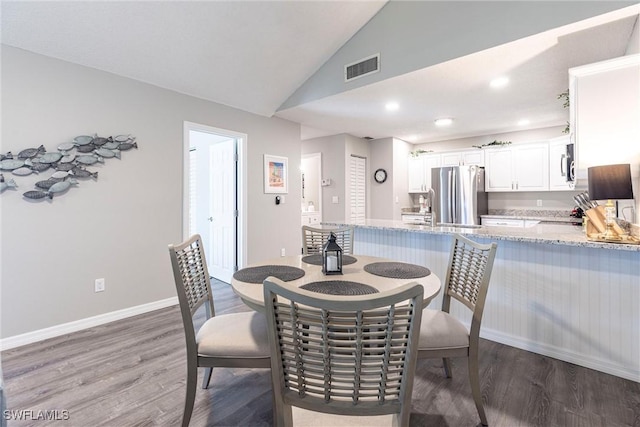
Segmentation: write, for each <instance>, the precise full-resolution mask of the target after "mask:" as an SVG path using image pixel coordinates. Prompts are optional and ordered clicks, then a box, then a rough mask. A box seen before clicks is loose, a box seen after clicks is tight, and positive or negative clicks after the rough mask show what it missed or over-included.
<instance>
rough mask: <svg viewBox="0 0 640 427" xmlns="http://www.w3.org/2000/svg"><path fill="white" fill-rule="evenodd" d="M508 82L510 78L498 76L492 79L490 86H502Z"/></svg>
mask: <svg viewBox="0 0 640 427" xmlns="http://www.w3.org/2000/svg"><path fill="white" fill-rule="evenodd" d="M507 83H509V78H508V77H504V76H502V77H497V78H495V79H493V80H491V82H490V83H489V86H491V87H492V88H500V87H505V86H506V85H507Z"/></svg>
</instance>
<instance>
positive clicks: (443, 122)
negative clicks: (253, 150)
mask: <svg viewBox="0 0 640 427" xmlns="http://www.w3.org/2000/svg"><path fill="white" fill-rule="evenodd" d="M434 123H435V124H436V126H449V125H450V124H451V123H453V119H451V118H448V117H447V118H442V119H437V120H434Z"/></svg>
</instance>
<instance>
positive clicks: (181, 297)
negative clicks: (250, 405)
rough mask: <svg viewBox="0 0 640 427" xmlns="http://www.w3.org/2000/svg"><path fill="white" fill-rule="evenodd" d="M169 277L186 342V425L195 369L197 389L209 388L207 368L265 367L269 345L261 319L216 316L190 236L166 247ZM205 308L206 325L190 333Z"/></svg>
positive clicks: (199, 251) (196, 242)
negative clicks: (200, 380) (201, 371)
mask: <svg viewBox="0 0 640 427" xmlns="http://www.w3.org/2000/svg"><path fill="white" fill-rule="evenodd" d="M169 255H170V257H171V266H172V267H173V276H174V279H175V283H176V290H177V292H178V301H179V302H180V312H181V314H182V323H183V326H184V334H185V339H186V344H187V395H186V400H185V406H184V413H183V417H182V425H183V427H187V426H188V425H189V420H190V419H191V414H192V412H193V405H194V401H195V397H196V381H197V379H198V368H199V367H205V368H207V370H206V371H205V375H204V381H203V384H202V388H207V387H208V386H209V381H211V371H212V368H213V367H227V368H239V367H245V368H269V367H271V363H270V360H269V357H270V351H269V341H268V339H267V328H266V324H265V318H264V315H262V314H260V313H256V312H243V313H233V314H225V315H222V316H216V315H215V311H214V307H213V296H212V294H211V283H210V278H209V271H208V269H207V262H206V259H205V256H204V249H203V248H202V239H201V238H200V236H199V235H197V234H196V235H194V236H192V237H191V238H189V239H188V240H187V241H185V242H183V243H180V244H178V245H169ZM203 304H205V308H206V313H207V319H208V320H207V321H206V322H205V323H204V324H203V325H202V327H201V328H200V329H199V330H198V333H197V334H196V333H195V330H194V325H193V314H194V313H195V312H196V311H197V310H198V308H199V307H200V306H201V305H203Z"/></svg>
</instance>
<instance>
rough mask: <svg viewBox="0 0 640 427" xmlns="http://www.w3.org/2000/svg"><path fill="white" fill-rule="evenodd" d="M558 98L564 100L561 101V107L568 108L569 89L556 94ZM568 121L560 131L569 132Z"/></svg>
mask: <svg viewBox="0 0 640 427" xmlns="http://www.w3.org/2000/svg"><path fill="white" fill-rule="evenodd" d="M558 99H561V100H563V101H564V102H563V103H562V107H563V108H569V89H567V90H565V91H564V92H562V93H561V94H559V95H558ZM569 130H570V129H569V122H568V121H567V126H566V127H565V128H564V130H563V131H562V133H569Z"/></svg>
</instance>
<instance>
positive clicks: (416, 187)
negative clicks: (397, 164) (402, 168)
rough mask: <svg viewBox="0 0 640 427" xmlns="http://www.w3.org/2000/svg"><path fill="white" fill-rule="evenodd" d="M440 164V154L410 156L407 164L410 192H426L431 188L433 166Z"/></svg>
mask: <svg viewBox="0 0 640 427" xmlns="http://www.w3.org/2000/svg"><path fill="white" fill-rule="evenodd" d="M439 166H440V155H439V154H425V155H422V156H418V157H410V158H409V162H408V164H407V170H408V179H409V185H408V187H409V193H425V192H426V191H427V190H428V189H429V188H431V168H437V167H439Z"/></svg>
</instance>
